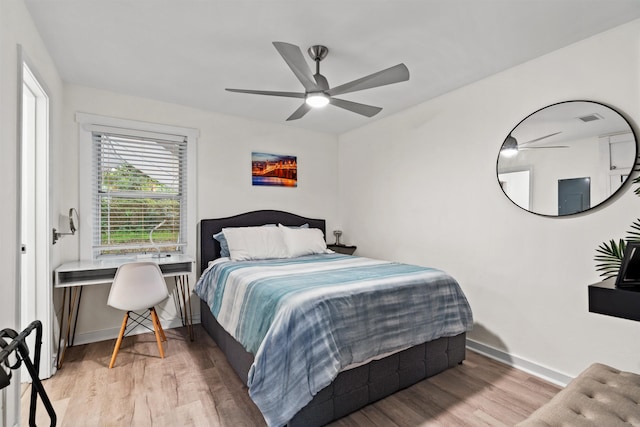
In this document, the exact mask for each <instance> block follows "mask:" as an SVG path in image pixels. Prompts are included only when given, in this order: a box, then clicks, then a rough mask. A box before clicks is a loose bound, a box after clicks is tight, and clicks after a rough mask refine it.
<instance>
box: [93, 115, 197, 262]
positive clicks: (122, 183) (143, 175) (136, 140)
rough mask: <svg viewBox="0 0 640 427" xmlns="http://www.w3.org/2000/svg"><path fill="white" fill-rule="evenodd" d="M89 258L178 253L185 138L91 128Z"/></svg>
mask: <svg viewBox="0 0 640 427" xmlns="http://www.w3.org/2000/svg"><path fill="white" fill-rule="evenodd" d="M92 142H93V149H92V152H93V158H92V162H93V165H92V166H93V167H92V170H93V172H94V174H93V177H92V179H93V183H92V187H93V200H92V205H93V221H94V224H93V239H92V240H93V250H94V254H95V255H97V256H99V255H109V254H127V253H144V252H162V253H166V252H181V251H182V248H183V247H184V246H185V245H186V243H187V242H186V235H187V233H186V218H187V215H186V208H187V200H186V198H187V188H186V187H187V178H186V170H187V164H186V163H187V138H186V137H185V136H176V135H168V134H157V133H151V132H144V131H134V130H131V131H129V130H124V129H117V128H107V127H104V128H103V127H95V126H94V127H93V128H92Z"/></svg>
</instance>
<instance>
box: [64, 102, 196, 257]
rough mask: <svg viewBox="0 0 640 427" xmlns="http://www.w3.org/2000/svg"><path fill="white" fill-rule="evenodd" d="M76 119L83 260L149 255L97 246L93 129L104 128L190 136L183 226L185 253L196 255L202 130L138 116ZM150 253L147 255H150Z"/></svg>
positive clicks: (187, 141)
mask: <svg viewBox="0 0 640 427" xmlns="http://www.w3.org/2000/svg"><path fill="white" fill-rule="evenodd" d="M76 122H77V123H78V124H79V126H78V133H79V134H78V141H79V156H78V159H79V180H78V181H79V188H78V190H79V212H80V225H81V226H80V227H78V233H79V235H80V259H81V260H97V259H104V258H131V257H137V258H141V257H145V255H144V254H135V253H128V254H121V255H100V254H99V253H98V252H99V250H96V249H94V248H93V236H94V233H93V232H94V224H96V221H95V217H94V215H95V212H94V206H93V192H94V187H93V185H94V183H95V182H94V179H93V168H94V165H95V164H94V162H92V156H93V132H94V131H100V128H102V129H104V128H118V129H121V130H122V133H127V132H130V134H131V135H135V134H136V132H150V133H157V134H165V135H179V136H184V137H185V138H186V144H187V148H186V162H187V167H186V196H185V199H186V218H185V221H184V224H185V230H183V232H184V235H185V239H186V246H184V250H183V253H184V254H185V255H188V256H191V257H192V258H194V259H195V248H196V238H197V237H196V209H197V203H196V194H197V189H196V176H197V174H196V167H197V164H196V162H197V155H196V144H197V138H198V137H199V131H198V130H197V129H193V128H187V127H178V126H171V125H163V124H157V123H149V122H141V121H136V120H127V119H119V118H113V117H106V116H99V115H95V114H87V113H80V112H78V113H76ZM148 256H149V255H146V257H148Z"/></svg>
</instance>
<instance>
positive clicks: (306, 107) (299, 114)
mask: <svg viewBox="0 0 640 427" xmlns="http://www.w3.org/2000/svg"><path fill="white" fill-rule="evenodd" d="M311 108H312V107H311V106H310V105H309V104H307V103H306V102H303V103H302V105H301V106H299V107H298V109H297V110H296V111H294V112H293V114H292V115H290V116H289V117H288V118H287V121H289V120H298V119H299V118H301V117H302V116H304V115H305V114H307V113H308V112H309V111H310V110H311Z"/></svg>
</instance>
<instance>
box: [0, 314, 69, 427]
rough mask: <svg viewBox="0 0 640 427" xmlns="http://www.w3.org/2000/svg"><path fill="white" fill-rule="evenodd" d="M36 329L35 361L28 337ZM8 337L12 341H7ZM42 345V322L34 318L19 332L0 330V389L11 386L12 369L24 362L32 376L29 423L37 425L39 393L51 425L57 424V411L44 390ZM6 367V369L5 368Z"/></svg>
mask: <svg viewBox="0 0 640 427" xmlns="http://www.w3.org/2000/svg"><path fill="white" fill-rule="evenodd" d="M34 329H35V330H36V343H35V351H34V354H33V362H32V361H31V359H30V358H29V347H28V346H27V342H26V340H27V337H28V336H29V335H30V334H31V332H33V330H34ZM7 339H10V340H11V341H10V342H8V343H7ZM41 346H42V323H41V322H40V321H39V320H34V321H33V322H31V323H30V324H29V326H27V327H26V328H25V329H24V330H23V331H22V332H20V333H17V332H16V331H14V330H13V329H8V328H7V329H3V330H1V331H0V348H1V350H0V390H1V389H3V388H5V387H7V386H9V384H10V383H11V374H12V372H11V371H12V370H16V369H19V368H20V366H21V365H22V363H24V366H25V368H27V371H28V372H29V375H30V376H31V380H32V384H31V401H30V405H29V425H30V426H35V425H36V403H37V395H38V394H39V395H40V398H41V399H42V403H43V404H44V407H45V409H46V410H47V413H48V414H49V418H50V420H51V426H55V425H56V422H57V418H56V412H55V411H54V410H53V406H52V405H51V401H50V400H49V396H47V392H46V391H45V390H44V386H43V385H42V382H41V381H40V376H39V372H40V347H41ZM12 354H14V356H13V358H15V363H12V362H11V361H10V358H11V355H12ZM5 369H6V370H5Z"/></svg>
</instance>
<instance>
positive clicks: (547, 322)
mask: <svg viewBox="0 0 640 427" xmlns="http://www.w3.org/2000/svg"><path fill="white" fill-rule="evenodd" d="M639 42H640V21H634V22H632V23H630V24H627V25H625V26H622V27H618V28H616V29H613V30H611V31H609V32H607V33H603V34H601V35H598V36H595V37H593V38H591V39H588V40H584V41H582V42H579V43H577V44H575V45H572V46H569V47H567V48H564V49H561V50H559V51H556V52H554V53H551V54H548V55H546V56H544V57H541V58H538V59H535V60H533V61H530V62H528V63H525V64H522V65H520V66H518V67H515V68H512V69H510V70H507V71H505V72H502V73H500V74H497V75H494V76H492V77H490V78H487V79H484V80H482V81H479V82H476V83H474V84H471V85H469V86H467V87H464V88H462V89H460V90H457V91H455V92H452V93H449V94H446V95H443V96H441V97H439V98H437V99H434V100H432V101H429V102H426V103H424V104H421V105H418V106H416V107H414V108H412V109H410V110H407V111H404V112H402V113H399V114H397V115H395V116H392V117H389V118H386V119H384V120H381V121H377V122H374V123H372V124H370V125H368V126H365V127H363V128H360V129H357V130H355V131H352V132H350V133H347V134H344V135H341V136H340V145H339V171H340V181H339V182H340V199H339V201H340V203H339V207H340V218H341V221H342V226H343V230H344V233H345V234H344V237H345V240H346V242H347V243H353V244H356V245H357V246H358V252H359V254H362V255H368V256H373V257H380V258H386V259H393V260H400V261H403V262H409V263H417V264H421V265H427V266H434V267H439V268H442V269H444V270H447V271H448V272H450V273H451V274H452V275H453V276H454V277H456V278H457V279H458V280H459V282H460V284H461V286H462V288H463V290H464V292H465V293H466V295H467V296H468V298H469V301H470V303H471V307H472V309H473V311H474V316H475V322H476V326H475V329H474V331H473V332H471V333H470V334H469V337H470V338H471V339H473V340H475V341H477V342H479V343H481V344H484V345H488V346H491V347H493V348H496V349H499V350H501V351H503V352H508V353H509V354H511V356H512V357H513V358H514V359H516V360H524V361H527V362H531V363H533V364H536V365H537V366H538V367H540V368H544V367H546V368H549V369H551V370H552V371H554V373H558V374H561V375H559V377H562V375H566V376H570V377H572V376H575V375H577V374H578V373H579V372H580V371H581V370H582V369H584V368H585V367H586V366H588V365H589V364H590V363H592V362H595V361H600V362H604V363H609V364H611V365H614V366H616V367H618V368H619V369H623V370H631V371H635V372H640V358H638V354H640V341H638V340H637V339H636V337H637V336H638V334H640V323H638V322H633V321H629V320H624V319H618V318H614V317H608V316H603V315H598V314H592V313H589V312H588V303H587V285H589V284H592V283H595V282H598V281H599V276H598V275H597V274H596V272H595V269H594V262H593V257H594V255H595V248H596V247H597V246H598V245H599V243H600V242H602V241H607V240H609V239H611V238H616V239H617V238H621V237H624V235H625V233H626V230H627V229H628V228H629V225H630V224H631V223H632V221H633V220H634V219H635V218H637V217H638V210H639V208H640V198H638V197H637V196H635V195H633V191H632V190H633V188H632V187H630V186H628V187H626V189H625V190H623V191H622V195H621V196H620V197H618V198H617V199H616V200H614V201H613V202H612V203H609V204H607V205H606V206H605V207H603V208H599V209H596V210H594V211H591V212H589V213H587V214H584V215H579V216H572V217H570V218H546V217H541V216H537V215H533V214H529V213H527V212H525V211H523V210H522V209H520V208H518V207H517V206H515V205H514V204H513V203H511V202H510V201H509V200H508V199H507V198H506V197H505V196H504V194H503V193H502V191H501V190H500V187H499V185H498V182H497V179H496V159H497V156H498V150H499V149H500V146H501V144H502V142H503V141H504V138H505V137H506V136H507V134H508V133H509V131H510V130H511V129H512V128H513V126H514V125H515V124H517V123H518V122H519V121H520V120H521V119H522V118H523V117H526V116H527V115H529V114H530V113H531V112H533V111H536V110H538V109H539V108H541V107H544V106H546V105H549V104H553V103H556V102H560V101H566V100H576V99H577V100H593V101H599V102H602V103H605V104H609V105H611V106H613V107H614V108H616V109H618V110H619V111H621V112H623V114H625V115H626V117H627V118H628V119H629V120H630V122H631V124H632V126H633V127H634V129H635V130H636V134H638V132H637V129H638V126H637V120H638V118H639V117H640V97H639V95H638V94H639V93H640V91H639V82H640V69H639V64H640V50H639V49H638V47H639ZM434 84H437V82H434ZM518 358H519V359H518Z"/></svg>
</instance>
